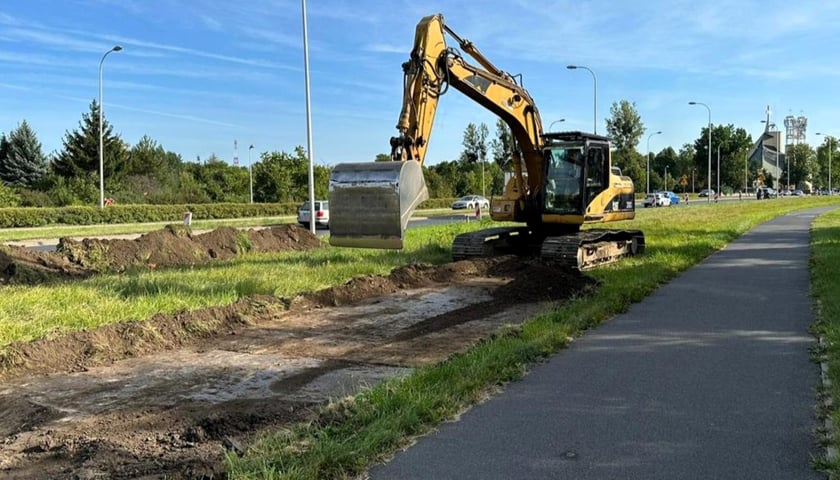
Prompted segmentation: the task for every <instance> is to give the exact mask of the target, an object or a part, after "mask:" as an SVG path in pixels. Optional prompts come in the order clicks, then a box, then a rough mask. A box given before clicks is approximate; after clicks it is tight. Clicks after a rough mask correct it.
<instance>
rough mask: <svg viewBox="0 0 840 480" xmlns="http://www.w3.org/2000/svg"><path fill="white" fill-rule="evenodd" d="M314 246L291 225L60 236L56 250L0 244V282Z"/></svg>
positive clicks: (79, 275)
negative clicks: (123, 235) (132, 236)
mask: <svg viewBox="0 0 840 480" xmlns="http://www.w3.org/2000/svg"><path fill="white" fill-rule="evenodd" d="M319 246H321V241H320V240H319V239H318V237H316V236H315V235H312V234H311V233H310V232H309V231H308V230H305V229H303V228H300V227H298V226H296V225H282V226H278V227H272V228H265V229H251V230H238V229H236V228H232V227H221V228H217V229H215V230H212V231H210V232H206V233H201V234H193V233H191V231H190V230H189V229H187V228H185V227H181V226H175V225H170V226H167V227H166V228H164V229H162V230H158V231H154V232H150V233H147V234H145V235H142V236H140V237H139V238H137V239H134V240H123V239H92V238H86V239H84V240H73V239H70V238H62V239H60V240H59V242H58V247H57V248H56V251H55V252H38V251H34V250H30V249H28V248H24V247H19V246H13V245H5V246H3V247H2V248H0V285H2V284H25V285H34V284H39V283H45V282H50V281H56V280H66V279H73V278H84V277H87V276H90V275H93V274H97V273H106V272H107V273H118V272H124V271H126V270H127V269H129V268H146V269H155V268H164V267H180V266H190V265H198V264H204V263H209V262H212V261H215V260H226V259H230V258H232V257H234V256H236V255H238V254H240V253H243V252H247V251H252V252H279V251H289V250H308V249H311V248H316V247H319Z"/></svg>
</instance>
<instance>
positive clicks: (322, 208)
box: [297, 200, 330, 228]
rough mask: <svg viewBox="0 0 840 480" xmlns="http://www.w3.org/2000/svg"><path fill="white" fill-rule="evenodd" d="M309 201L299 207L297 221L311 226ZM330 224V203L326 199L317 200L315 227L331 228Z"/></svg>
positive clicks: (305, 225)
mask: <svg viewBox="0 0 840 480" xmlns="http://www.w3.org/2000/svg"><path fill="white" fill-rule="evenodd" d="M309 218H310V216H309V202H308V201H307V202H304V203H303V205H301V206H300V208H298V215H297V221H298V223H300V224H301V225H303V226H304V227H307V228H309ZM329 225H330V204H329V202H326V201H324V200H316V201H315V227H316V228H317V227H325V228H329Z"/></svg>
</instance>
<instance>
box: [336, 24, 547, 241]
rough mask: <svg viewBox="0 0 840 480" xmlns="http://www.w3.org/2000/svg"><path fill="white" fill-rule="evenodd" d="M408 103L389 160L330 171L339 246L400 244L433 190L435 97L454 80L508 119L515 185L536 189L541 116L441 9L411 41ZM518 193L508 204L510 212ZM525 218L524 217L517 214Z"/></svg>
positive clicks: (405, 101)
mask: <svg viewBox="0 0 840 480" xmlns="http://www.w3.org/2000/svg"><path fill="white" fill-rule="evenodd" d="M446 34H449V36H451V37H452V38H454V39H455V40H456V41H457V42H458V45H459V46H460V47H461V49H462V50H463V51H464V52H465V53H466V54H468V55H469V56H470V57H472V58H473V59H475V60H476V62H477V63H478V64H479V66H473V65H470V64H469V63H467V62H466V61H465V60H464V58H463V57H462V55H461V54H460V53H459V52H458V51H456V50H454V49H451V48H448V47H447V45H446V38H445V36H446ZM403 72H404V85H403V103H402V109H401V111H400V116H399V119H398V121H397V126H396V127H397V131H398V135H397V136H394V137H392V138H391V142H390V143H391V161H390V162H375V163H373V164H371V163H346V164H340V165H338V166H336V167H335V169H334V170H333V172H332V174H331V175H330V209H331V212H330V215H331V219H330V244H332V245H337V246H353V247H371V248H402V246H403V242H404V234H405V228H406V226H407V222H408V219H409V218H410V217H411V214H412V213H413V211H414V210H415V209H416V208H417V206H418V205H419V204H420V203H421V202H422V201H423V200H425V199H427V198H428V191H427V189H426V184H425V181H424V180H423V172H422V166H423V163H424V161H425V157H426V150H427V148H428V145H429V139H430V137H431V133H432V127H433V124H434V119H435V113H436V110H437V104H438V101H439V99H440V97H441V96H442V95H443V94H445V93H446V92H447V90H448V89H449V87H450V86H452V87H453V88H455V89H456V90H458V91H459V92H461V93H463V94H465V95H467V96H468V97H470V98H471V99H473V100H474V101H476V102H477V103H479V104H480V105H482V106H484V107H485V108H487V109H488V110H490V111H491V112H493V113H495V114H497V115H498V116H499V117H500V118H502V119H503V120H505V122H506V123H508V125H510V126H511V131H512V133H513V137H514V139H515V141H516V142H517V145H518V147H519V150H521V151H522V157H520V156H519V155H515V156H514V158H513V166H514V170H515V171H516V179H517V181H518V182H519V183H520V185H518V186H517V188H515V189H514V190H516V191H518V192H522V194H521V198H520V199H518V200H523V201H524V195H525V193H524V192H526V191H537V189H538V187H537V184H536V182H538V179H539V176H533V177H531V178H529V179H528V180H527V181H529V182H532V184H529V185H525V184H524V182H525V181H526V180H525V179H526V178H527V176H525V175H523V161H524V164H525V165H524V168H525V169H526V170H529V171H536V170H537V169H539V168H540V165H541V161H542V159H541V153H540V150H539V141H540V140H539V136H540V134H541V133H542V125H541V123H540V117H539V114H538V113H537V110H536V106H535V105H534V102H533V100H532V99H531V97H530V95H529V94H528V92H526V91H525V89H523V88H522V87H521V86H520V85H518V84H517V83H516V81H515V80H514V79H513V77H512V76H511V75H509V74H507V73H506V72H504V71H502V70H500V69H498V68H496V67H495V66H494V65H493V64H492V63H491V62H490V61H489V60H488V59H487V58H486V57H484V56H483V55H482V54H481V53H480V52H479V51H478V49H477V48H476V47H475V46H474V45H473V44H472V43H471V42H469V41H467V40H464V39H462V38H460V37H459V36H458V35H457V34H455V32H453V31H452V30H451V29H450V28H449V27H447V26H446V25H445V24H444V21H443V16H442V15H440V14H436V15H430V16H428V17H425V18H423V19H422V20H421V21H420V22H419V23H418V24H417V29H416V31H415V36H414V47H413V49H412V51H411V54H410V56H409V59H408V61H407V62H405V63H404V64H403ZM516 200H517V199H515V200H513V201H511V202H509V203H510V204H509V205H508V206H507V210H508V211H509V212H510V215H511V219H513V211H514V210H519V211H521V210H524V207H522V206H520V207H517V208H514V207H513V205H512V204H513V203H515V201H516ZM517 220H520V221H522V218H517Z"/></svg>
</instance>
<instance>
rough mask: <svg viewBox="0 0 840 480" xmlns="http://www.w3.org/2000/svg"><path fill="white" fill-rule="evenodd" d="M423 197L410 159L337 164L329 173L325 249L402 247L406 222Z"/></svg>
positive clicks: (415, 165) (419, 173) (420, 173)
mask: <svg viewBox="0 0 840 480" xmlns="http://www.w3.org/2000/svg"><path fill="white" fill-rule="evenodd" d="M427 198H429V191H428V190H427V189H426V182H425V181H424V180H423V170H422V168H421V167H420V164H419V163H417V162H416V161H414V160H409V161H394V162H370V163H342V164H338V165H336V166H335V167H334V168H333V170H332V173H331V174H330V245H335V246H339V247H363V248H391V249H400V248H403V239H404V235H405V229H406V226H407V225H408V220H409V218H411V214H412V213H413V212H414V209H415V208H417V206H418V205H419V204H420V202H422V201H423V200H426V199H427Z"/></svg>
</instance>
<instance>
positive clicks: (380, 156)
mask: <svg viewBox="0 0 840 480" xmlns="http://www.w3.org/2000/svg"><path fill="white" fill-rule="evenodd" d="M373 161H374V162H390V161H391V155H390V154H387V153H377V154H376V158H375V159H374V160H373Z"/></svg>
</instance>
